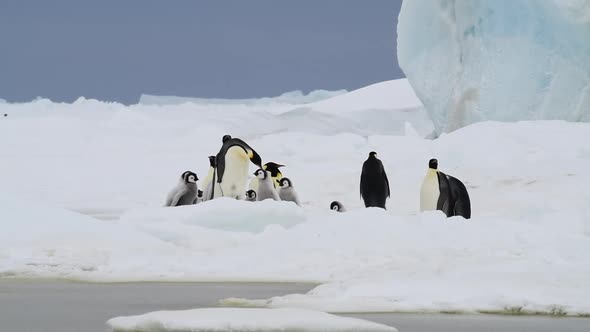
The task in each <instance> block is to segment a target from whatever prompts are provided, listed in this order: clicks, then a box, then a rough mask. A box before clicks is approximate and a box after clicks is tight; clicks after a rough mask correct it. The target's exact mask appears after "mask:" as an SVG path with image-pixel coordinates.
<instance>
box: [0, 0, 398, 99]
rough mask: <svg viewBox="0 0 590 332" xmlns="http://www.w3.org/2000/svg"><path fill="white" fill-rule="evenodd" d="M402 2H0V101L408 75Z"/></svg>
mask: <svg viewBox="0 0 590 332" xmlns="http://www.w3.org/2000/svg"><path fill="white" fill-rule="evenodd" d="M400 5H401V0H371V1H366V0H297V1H294V0H293V1H287V0H284V1H281V0H251V1H239V0H234V1H230V0H208V1H198V0H193V1H188V0H187V1H150V0H106V1H80V0H67V1H63V0H58V1H42V0H40V1H27V0H24V1H22V0H21V1H18V0H2V1H0V98H4V99H6V100H8V101H29V100H31V99H33V98H35V97H37V96H43V97H47V98H50V99H52V100H54V101H68V102H71V101H73V100H75V99H76V98H77V97H78V96H85V97H87V98H96V99H101V100H110V101H119V102H124V103H134V102H137V100H138V98H139V95H140V94H142V93H148V94H157V95H177V96H194V97H215V98H246V97H262V96H274V95H278V94H280V93H283V92H286V91H291V90H297V89H299V90H303V91H305V92H309V91H311V90H315V89H329V90H337V89H348V90H351V89H355V88H359V87H362V86H365V85H368V84H371V83H374V82H378V81H383V80H387V79H393V78H399V77H403V73H402V72H401V70H400V69H399V67H398V65H397V59H396V51H395V41H396V38H397V37H396V31H395V30H396V25H397V15H398V12H399V7H400Z"/></svg>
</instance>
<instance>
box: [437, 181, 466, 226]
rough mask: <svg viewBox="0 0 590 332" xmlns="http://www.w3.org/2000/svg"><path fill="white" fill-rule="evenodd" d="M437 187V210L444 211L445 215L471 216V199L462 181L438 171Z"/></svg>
mask: <svg viewBox="0 0 590 332" xmlns="http://www.w3.org/2000/svg"><path fill="white" fill-rule="evenodd" d="M438 187H439V191H440V195H439V197H438V202H437V204H436V209H437V210H441V211H442V212H444V214H445V215H446V216H447V217H453V216H462V217H463V218H465V219H469V218H471V200H470V199H469V193H468V192H467V188H466V187H465V185H464V184H463V182H461V181H460V180H459V179H457V178H455V177H453V176H450V175H447V174H445V173H443V172H441V171H438Z"/></svg>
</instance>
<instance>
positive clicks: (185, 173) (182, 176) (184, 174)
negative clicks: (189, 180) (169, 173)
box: [180, 171, 192, 180]
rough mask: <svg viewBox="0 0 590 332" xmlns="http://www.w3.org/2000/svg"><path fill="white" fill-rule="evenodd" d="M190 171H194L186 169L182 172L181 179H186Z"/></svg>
mask: <svg viewBox="0 0 590 332" xmlns="http://www.w3.org/2000/svg"><path fill="white" fill-rule="evenodd" d="M189 173H192V172H191V171H184V173H182V174H181V175H180V179H181V180H185V179H186V176H187V175H188V174H189Z"/></svg>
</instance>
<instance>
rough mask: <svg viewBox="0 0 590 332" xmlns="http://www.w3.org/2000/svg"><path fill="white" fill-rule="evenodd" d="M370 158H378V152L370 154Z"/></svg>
mask: <svg viewBox="0 0 590 332" xmlns="http://www.w3.org/2000/svg"><path fill="white" fill-rule="evenodd" d="M369 158H377V152H375V151H371V152H369Z"/></svg>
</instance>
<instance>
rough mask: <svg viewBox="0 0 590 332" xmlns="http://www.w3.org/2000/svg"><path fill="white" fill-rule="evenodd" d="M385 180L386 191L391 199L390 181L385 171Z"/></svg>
mask: <svg viewBox="0 0 590 332" xmlns="http://www.w3.org/2000/svg"><path fill="white" fill-rule="evenodd" d="M383 180H384V181H385V186H386V188H385V190H386V193H387V196H386V197H391V191H390V190H389V180H388V179H387V173H385V169H384V170H383Z"/></svg>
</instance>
